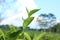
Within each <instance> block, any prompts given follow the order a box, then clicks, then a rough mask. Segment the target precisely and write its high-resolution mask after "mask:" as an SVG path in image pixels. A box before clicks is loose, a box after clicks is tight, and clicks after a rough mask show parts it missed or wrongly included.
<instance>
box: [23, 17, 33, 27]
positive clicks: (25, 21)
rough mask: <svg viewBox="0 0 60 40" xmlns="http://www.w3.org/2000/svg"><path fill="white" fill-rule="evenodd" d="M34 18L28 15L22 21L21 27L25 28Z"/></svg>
mask: <svg viewBox="0 0 60 40" xmlns="http://www.w3.org/2000/svg"><path fill="white" fill-rule="evenodd" d="M33 19H34V17H28V18H27V19H26V20H24V22H23V28H26V27H27V26H28V25H29V24H30V23H31V22H32V20H33Z"/></svg>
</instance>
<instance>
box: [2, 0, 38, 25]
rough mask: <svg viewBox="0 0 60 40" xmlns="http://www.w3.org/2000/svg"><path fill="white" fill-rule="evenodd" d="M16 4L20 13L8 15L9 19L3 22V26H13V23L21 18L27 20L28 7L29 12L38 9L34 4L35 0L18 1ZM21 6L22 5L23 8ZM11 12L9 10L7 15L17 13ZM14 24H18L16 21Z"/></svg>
mask: <svg viewBox="0 0 60 40" xmlns="http://www.w3.org/2000/svg"><path fill="white" fill-rule="evenodd" d="M15 4H16V6H17V7H16V8H18V9H17V11H18V12H17V13H16V14H13V15H12V16H9V15H8V16H9V17H8V18H7V19H5V20H3V21H2V22H1V24H11V23H13V21H14V20H15V19H16V18H21V17H22V16H23V18H27V13H26V8H25V7H27V8H28V9H29V10H32V9H36V8H37V6H36V4H35V3H34V0H17V1H16V3H15ZM19 4H21V6H20V5H19ZM11 10H12V9H11ZM11 10H9V9H7V11H6V13H8V14H12V13H15V12H13V11H11ZM35 16H36V15H35ZM18 22H19V21H18ZM14 23H16V22H15V21H14ZM14 23H13V24H14Z"/></svg>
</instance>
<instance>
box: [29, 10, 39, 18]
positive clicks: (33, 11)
mask: <svg viewBox="0 0 60 40" xmlns="http://www.w3.org/2000/svg"><path fill="white" fill-rule="evenodd" d="M39 10H40V9H33V10H31V11H30V12H29V17H30V16H31V15H32V14H34V13H36V12H37V11H39Z"/></svg>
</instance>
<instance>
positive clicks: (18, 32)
mask: <svg viewBox="0 0 60 40" xmlns="http://www.w3.org/2000/svg"><path fill="white" fill-rule="evenodd" d="M20 33H22V30H18V31H16V32H13V33H11V34H10V35H9V37H11V38H13V37H17V36H18V35H19V34H20Z"/></svg>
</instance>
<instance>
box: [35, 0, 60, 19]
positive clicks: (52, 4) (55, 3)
mask: <svg viewBox="0 0 60 40" xmlns="http://www.w3.org/2000/svg"><path fill="white" fill-rule="evenodd" d="M35 3H36V4H37V6H38V8H41V11H40V13H53V14H54V15H55V16H56V17H57V19H58V20H60V15H59V14H60V0H35Z"/></svg>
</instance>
